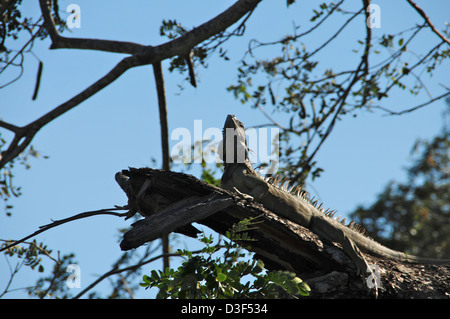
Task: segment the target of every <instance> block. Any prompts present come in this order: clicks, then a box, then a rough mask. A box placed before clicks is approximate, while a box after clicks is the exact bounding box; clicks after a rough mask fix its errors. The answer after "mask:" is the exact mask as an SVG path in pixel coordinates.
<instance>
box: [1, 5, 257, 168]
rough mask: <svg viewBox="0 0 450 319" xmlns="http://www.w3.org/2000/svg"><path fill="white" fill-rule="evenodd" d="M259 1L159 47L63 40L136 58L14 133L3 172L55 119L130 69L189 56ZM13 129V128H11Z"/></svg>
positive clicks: (55, 36) (231, 10) (45, 7)
mask: <svg viewBox="0 0 450 319" xmlns="http://www.w3.org/2000/svg"><path fill="white" fill-rule="evenodd" d="M259 2H261V0H239V1H237V2H236V3H235V4H234V5H232V6H231V7H230V8H228V9H227V10H225V11H224V12H222V13H221V14H219V15H218V16H216V17H215V18H213V19H211V20H209V21H208V22H205V23H204V24H202V25H200V26H199V27H197V28H194V29H193V30H191V31H189V32H187V33H186V34H184V35H183V36H181V37H179V38H177V39H174V40H172V41H169V42H167V43H164V44H161V45H159V46H156V47H152V46H144V47H143V46H139V48H137V47H136V46H133V49H131V50H128V49H129V48H130V46H128V49H126V47H127V45H128V44H129V43H128V44H124V43H119V42H116V41H105V40H95V39H70V38H64V40H63V42H61V43H65V45H66V46H65V47H67V48H69V47H70V48H79V49H92V50H102V51H109V52H121V53H133V55H132V56H130V57H127V58H124V59H123V60H122V61H120V62H119V63H118V64H117V65H116V66H115V67H114V68H113V69H112V70H111V71H110V72H109V73H107V74H106V75H105V76H104V77H102V78H101V79H100V80H98V81H97V82H95V83H94V84H92V85H91V86H89V87H88V88H87V89H85V90H84V91H83V92H81V93H79V94H78V95H76V96H74V97H73V98H71V99H70V100H68V101H67V102H65V103H63V104H61V105H60V106H58V107H56V108H55V109H53V110H52V111H50V112H48V113H47V114H45V115H44V116H42V117H40V118H39V119H37V120H35V121H33V122H32V123H30V124H28V125H27V126H25V127H23V128H20V129H18V131H19V132H15V133H16V135H15V137H14V139H13V140H12V142H11V143H10V145H9V147H8V149H7V150H6V151H4V152H2V153H1V155H0V169H1V168H2V167H4V166H5V165H6V164H7V163H8V162H10V161H12V160H13V159H14V158H16V157H17V156H18V155H19V154H20V153H21V152H22V151H24V150H25V148H26V147H27V146H28V145H29V144H30V143H31V141H32V139H33V138H34V136H35V135H36V133H37V132H38V131H39V130H40V129H41V128H42V127H43V126H44V125H46V124H48V123H49V122H51V121H52V120H54V119H55V118H57V117H59V116H60V115H62V114H64V113H65V112H67V111H69V110H70V109H72V108H74V107H75V106H77V105H78V104H80V103H81V102H83V101H85V100H86V99H88V98H89V97H91V96H92V95H94V94H95V93H97V92H99V91H100V90H102V89H103V88H105V87H106V86H108V85H109V84H111V83H112V82H113V81H115V80H116V79H117V78H119V77H120V76H121V75H122V74H123V73H125V71H127V70H128V69H130V68H132V67H136V66H141V65H146V64H155V63H157V62H160V61H162V60H165V59H167V58H170V57H173V56H177V55H180V56H183V55H185V54H187V53H189V52H190V50H191V49H192V48H193V47H195V46H196V45H198V44H199V43H201V42H203V41H204V40H206V39H208V38H209V37H211V36H213V35H214V34H216V33H218V32H221V31H223V30H225V29H227V28H228V27H229V26H231V25H233V24H234V23H235V22H237V21H238V20H240V19H241V18H242V17H243V16H244V15H245V14H246V13H247V12H249V11H251V10H253V9H254V8H255V7H256V5H257V4H258V3H259ZM40 5H41V10H42V13H43V15H44V20H45V26H46V28H47V31H48V32H49V35H50V37H51V39H52V41H56V43H57V42H58V41H60V40H61V39H62V37H61V36H60V35H59V34H58V32H57V30H56V27H55V24H54V22H53V19H52V18H51V14H50V11H49V7H48V0H40ZM69 43H70V45H69ZM116 45H117V46H116ZM119 47H120V48H119ZM4 123H5V122H3V125H5V124H4ZM10 127H12V126H11V125H10Z"/></svg>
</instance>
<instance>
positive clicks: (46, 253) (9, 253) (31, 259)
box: [0, 240, 74, 298]
mask: <svg viewBox="0 0 450 319" xmlns="http://www.w3.org/2000/svg"><path fill="white" fill-rule="evenodd" d="M10 244H12V241H4V243H3V244H2V245H0V248H4V247H6V246H9V245H10ZM4 255H5V257H7V258H6V260H7V262H8V264H9V267H10V279H9V281H8V283H7V284H6V286H5V288H4V291H3V293H1V294H0V297H2V296H3V295H5V294H7V293H8V292H10V290H9V289H10V287H11V284H12V282H13V280H14V277H15V276H16V275H17V274H18V273H19V271H20V270H21V269H22V268H23V266H25V267H28V268H30V269H31V270H37V271H38V272H40V273H43V272H44V271H45V267H44V264H45V263H44V259H43V258H42V257H45V258H46V259H50V260H52V261H53V262H54V264H55V266H54V268H53V271H52V273H51V275H50V276H49V277H47V278H41V279H39V281H38V282H37V284H36V285H35V286H32V287H28V288H27V290H28V293H29V295H30V296H35V297H39V298H43V297H44V296H51V295H52V294H54V293H57V292H58V295H59V296H62V297H63V298H65V297H67V296H68V295H67V294H64V295H62V294H61V293H62V292H63V291H66V289H65V288H66V287H65V280H66V277H67V276H65V275H64V274H65V269H66V267H67V265H68V264H71V263H73V257H74V255H73V254H69V255H65V256H63V257H62V259H60V258H59V253H58V258H57V259H56V258H54V257H53V256H52V250H51V249H48V248H47V245H45V244H44V243H42V242H41V243H38V242H37V241H36V240H33V241H32V242H24V243H22V244H21V245H15V246H12V247H10V248H8V249H6V250H5V251H4ZM13 258H16V259H17V262H16V264H15V266H14V267H13V266H12V265H11V262H12V261H13ZM47 284H48V287H47V288H46V289H44V287H45V285H47Z"/></svg>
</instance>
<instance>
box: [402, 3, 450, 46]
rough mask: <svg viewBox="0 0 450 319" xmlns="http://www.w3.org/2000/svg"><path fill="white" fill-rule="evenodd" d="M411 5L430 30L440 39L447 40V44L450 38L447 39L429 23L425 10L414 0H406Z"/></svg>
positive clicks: (449, 42)
mask: <svg viewBox="0 0 450 319" xmlns="http://www.w3.org/2000/svg"><path fill="white" fill-rule="evenodd" d="M406 1H408V3H409V4H410V5H411V7H413V8H414V10H416V11H417V12H418V13H419V14H420V16H421V17H422V18H423V19H424V20H425V22H426V23H427V24H428V25H429V26H430V28H431V30H433V32H434V33H435V34H436V35H437V36H438V37H439V38H441V40H442V41H444V42H447V44H450V40H449V39H447V38H446V37H445V36H444V35H443V34H442V33H441V32H440V31H439V30H438V29H436V27H435V26H434V25H433V24H432V23H431V21H430V18H429V17H428V16H427V14H426V13H425V11H423V9H422V8H421V7H419V6H418V5H417V4H416V3H415V2H414V1H412V0H406Z"/></svg>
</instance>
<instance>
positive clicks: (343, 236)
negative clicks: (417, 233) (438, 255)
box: [221, 115, 450, 276]
mask: <svg viewBox="0 0 450 319" xmlns="http://www.w3.org/2000/svg"><path fill="white" fill-rule="evenodd" d="M233 130H234V131H235V132H234V133H233ZM223 145H224V148H223V150H222V152H223V153H222V154H221V155H222V159H223V160H224V165H225V171H224V174H223V176H222V188H225V189H229V190H237V191H239V192H241V193H244V194H247V195H250V196H251V197H252V198H253V199H254V200H255V201H256V202H259V203H261V204H262V205H263V206H264V207H265V208H267V209H268V210H270V211H272V212H273V213H275V214H277V215H279V216H282V217H284V218H287V219H289V220H290V221H293V222H295V223H297V224H299V225H301V226H303V227H306V228H308V229H310V230H311V231H312V232H314V233H315V234H317V235H319V237H321V238H323V239H326V240H328V241H331V242H336V243H339V244H340V245H341V246H342V248H343V250H344V251H345V252H346V253H347V254H348V255H349V257H350V258H351V259H352V260H353V262H354V263H355V265H356V267H357V271H358V274H361V275H363V276H364V275H365V274H366V272H369V273H371V269H370V267H369V266H368V264H367V262H366V260H365V258H364V256H363V255H362V254H361V252H360V250H361V251H363V252H365V253H368V254H369V255H374V256H377V257H382V258H387V259H393V260H396V261H400V262H406V263H420V264H430V263H432V264H443V263H450V260H440V259H429V258H421V257H417V256H412V255H407V254H404V253H402V252H399V251H395V250H392V249H389V248H387V247H385V246H383V245H381V244H380V243H378V242H376V241H374V240H373V239H371V238H369V237H367V236H365V235H363V234H361V233H360V232H359V231H357V230H355V229H354V228H352V227H348V226H345V225H343V224H342V223H340V222H338V221H336V220H334V219H333V218H331V217H330V216H328V215H327V214H325V213H323V211H322V210H320V209H318V208H316V207H315V206H314V205H313V204H311V203H310V202H309V200H308V199H306V198H305V197H304V196H295V195H293V194H292V193H291V192H289V191H287V190H286V189H284V188H282V187H279V186H277V185H274V184H272V183H270V182H268V181H267V180H266V179H264V178H262V177H261V176H260V175H259V174H257V173H256V172H255V171H254V170H253V168H252V166H251V165H250V162H249V160H248V156H247V154H248V150H247V146H246V139H245V133H244V126H243V124H242V123H241V122H240V121H239V120H237V119H236V117H234V115H228V117H227V119H226V121H225V126H224V130H223ZM239 148H244V150H241V154H244V155H243V156H242V155H241V158H240V159H241V161H239V159H238V157H239V156H238V155H237V153H239ZM227 151H228V156H229V157H230V158H227ZM230 151H231V152H232V153H233V154H234V155H233V154H232V155H233V156H230V154H229V153H230Z"/></svg>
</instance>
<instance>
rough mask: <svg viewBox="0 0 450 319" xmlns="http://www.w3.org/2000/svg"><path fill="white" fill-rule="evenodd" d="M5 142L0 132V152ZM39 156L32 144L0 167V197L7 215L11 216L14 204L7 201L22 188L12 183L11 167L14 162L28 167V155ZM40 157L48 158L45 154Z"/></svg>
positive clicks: (19, 192) (18, 193)
mask: <svg viewBox="0 0 450 319" xmlns="http://www.w3.org/2000/svg"><path fill="white" fill-rule="evenodd" d="M5 144H6V141H5V140H4V139H3V138H1V134H0V153H1V151H2V148H3V147H4V146H5ZM40 156H41V154H40V153H39V152H38V151H37V150H36V149H35V148H34V147H33V146H30V147H29V148H28V149H27V150H26V151H25V152H23V153H22V154H20V155H19V156H18V157H17V158H15V159H14V160H12V161H11V162H9V163H8V164H7V165H6V166H5V167H3V168H2V169H0V198H1V199H2V200H3V202H4V205H5V206H4V207H5V213H6V215H7V216H11V214H12V209H13V208H14V206H13V205H12V204H10V203H9V200H10V199H11V198H13V197H19V196H20V195H21V194H22V192H21V189H22V188H21V187H20V186H16V185H15V183H14V174H13V169H14V166H15V163H19V164H20V165H22V166H23V167H25V169H29V168H30V167H31V165H30V162H29V160H30V157H34V158H39V157H40ZM42 157H43V158H48V156H46V155H44V156H42Z"/></svg>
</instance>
